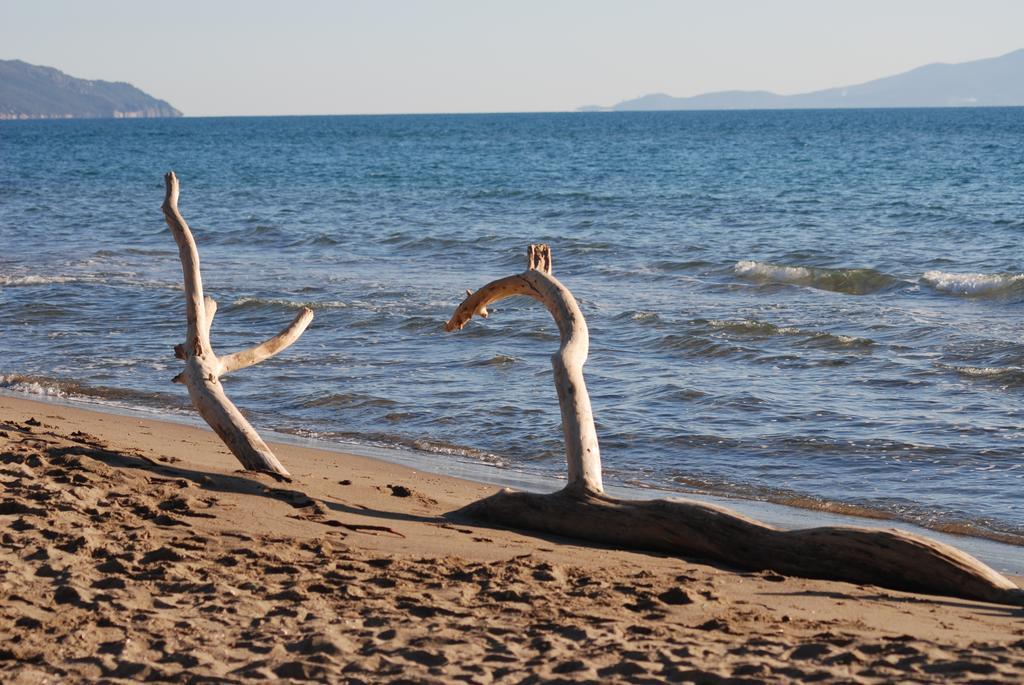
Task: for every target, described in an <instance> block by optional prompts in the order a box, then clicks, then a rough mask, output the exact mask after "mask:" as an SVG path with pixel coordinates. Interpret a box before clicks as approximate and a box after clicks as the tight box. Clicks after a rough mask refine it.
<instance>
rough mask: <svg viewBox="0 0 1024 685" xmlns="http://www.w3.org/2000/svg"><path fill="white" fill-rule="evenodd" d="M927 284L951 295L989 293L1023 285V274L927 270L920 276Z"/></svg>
mask: <svg viewBox="0 0 1024 685" xmlns="http://www.w3.org/2000/svg"><path fill="white" fill-rule="evenodd" d="M921 281H922V282H924V283H926V284H927V285H929V286H931V287H932V288H935V289H936V290H941V291H942V292H946V293H950V294H953V295H968V296H971V295H974V296H979V295H989V294H992V293H998V292H1000V291H1003V290H1007V289H1009V288H1013V287H1016V286H1024V274H1016V275H1006V274H957V273H949V272H946V271H927V272H925V274H924V275H923V276H922V277H921Z"/></svg>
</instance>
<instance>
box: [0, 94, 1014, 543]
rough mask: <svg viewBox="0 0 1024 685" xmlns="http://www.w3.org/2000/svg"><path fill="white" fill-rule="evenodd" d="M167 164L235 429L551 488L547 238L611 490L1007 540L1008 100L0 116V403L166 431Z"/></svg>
mask: <svg viewBox="0 0 1024 685" xmlns="http://www.w3.org/2000/svg"><path fill="white" fill-rule="evenodd" d="M169 169H174V170H175V171H176V172H177V173H178V175H179V177H180V179H181V186H182V190H181V201H180V207H181V210H182V213H183V214H184V216H185V218H186V219H187V220H188V221H189V223H190V224H191V226H192V228H193V231H194V233H195V236H196V240H197V243H198V245H199V250H200V254H201V257H202V266H203V276H204V284H205V287H206V291H207V293H208V294H210V295H212V296H213V297H215V298H216V299H217V300H218V301H219V303H220V309H219V312H218V314H217V318H216V322H215V324H214V329H213V343H214V346H215V348H216V349H217V350H218V351H219V352H221V353H226V352H230V351H234V350H236V349H239V348H242V347H245V346H249V345H252V344H255V343H258V342H260V341H261V340H262V339H264V338H267V337H269V336H270V335H272V334H274V333H276V332H277V331H278V330H279V329H280V328H282V327H283V326H284V325H285V324H287V323H288V322H289V321H290V320H291V319H292V317H293V316H294V315H295V313H296V310H297V309H298V308H300V307H303V306H309V307H312V308H313V309H314V310H315V311H316V319H315V320H314V322H313V324H312V326H311V327H310V329H309V330H308V331H307V332H306V334H305V335H304V336H303V337H302V338H301V339H300V340H299V341H298V342H297V343H296V344H295V345H294V346H293V347H291V348H289V349H288V350H287V351H285V352H284V353H282V354H281V355H279V356H278V357H276V358H274V359H272V360H270V361H267V362H264V363H263V364H261V365H259V366H257V367H252V368H250V369H246V370H245V371H243V372H240V373H238V374H236V375H232V376H230V377H228V378H226V379H225V386H226V388H227V390H228V392H229V394H230V396H231V398H232V399H233V400H234V401H235V402H236V403H237V404H238V405H239V406H240V407H241V408H242V409H243V410H244V411H245V413H246V414H247V415H248V416H249V417H250V418H251V419H252V421H253V422H254V424H255V425H256V426H257V427H258V428H260V429H263V430H274V431H279V432H285V433H293V434H295V435H299V436H308V437H315V438H319V439H323V440H328V441H331V442H335V443H338V444H340V445H342V446H345V447H348V448H354V449H358V447H359V446H377V447H388V448H397V449H400V450H403V451H404V452H405V453H406V455H407V456H408V457H409V458H410V459H413V460H414V461H415V460H419V461H420V462H421V463H424V464H427V463H437V462H441V461H445V460H461V461H467V460H468V461H473V462H476V461H479V462H485V463H489V464H492V465H495V466H497V467H500V468H504V469H508V470H509V471H510V472H518V473H524V474H531V475H534V476H541V477H548V476H550V477H551V478H552V480H553V479H554V478H557V477H562V476H563V475H564V471H565V467H564V456H563V453H562V437H561V431H560V428H559V413H558V405H557V401H556V398H555V391H554V387H553V384H552V375H551V368H550V363H549V357H550V355H551V353H552V352H554V351H555V350H556V349H557V346H558V332H557V328H556V327H555V325H554V323H553V322H552V321H551V319H550V316H549V315H548V314H547V312H546V311H545V310H544V309H543V307H541V306H539V305H538V304H537V303H536V302H534V301H532V300H527V299H524V298H518V299H515V300H508V301H503V302H501V303H499V304H497V305H496V306H495V307H494V308H493V313H492V316H491V318H490V319H488V320H486V321H477V320H474V321H473V322H472V323H470V324H469V325H468V326H467V327H466V329H465V330H463V331H461V332H457V333H444V332H443V330H442V324H443V323H444V321H445V320H446V319H447V318H448V317H449V316H450V315H451V313H452V311H453V309H454V308H455V306H456V305H457V304H458V303H459V302H460V301H461V300H462V298H463V296H464V292H465V289H466V288H471V289H475V288H477V287H480V286H482V285H484V284H485V283H487V282H488V281H490V280H492V279H495V278H499V277H502V276H507V275H510V274H513V273H517V272H520V271H522V270H523V268H524V267H525V249H526V246H527V244H529V243H531V242H547V243H549V244H550V245H551V246H552V249H553V253H554V273H555V275H556V276H557V277H558V278H559V279H560V280H561V281H562V282H563V283H564V284H565V285H566V286H568V287H569V288H570V290H571V291H572V292H573V293H574V294H575V296H576V298H577V299H578V300H579V302H580V306H581V308H582V310H583V313H584V315H585V316H586V318H587V323H588V325H589V327H590V335H591V346H590V358H589V361H588V363H587V365H586V367H585V372H586V377H587V383H588V386H589V388H590V392H591V397H592V401H593V406H594V413H595V416H596V418H597V427H598V434H599V437H600V439H601V448H602V457H603V461H604V468H605V478H606V481H607V482H610V483H612V484H620V485H635V486H640V487H649V488H657V489H660V490H665V491H668V492H669V493H672V492H676V493H679V494H687V493H704V494H711V495H718V496H725V497H734V498H746V499H753V500H764V501H769V502H778V503H785V504H790V505H795V506H799V507H807V508H814V509H823V510H828V511H836V512H844V513H850V514H856V515H863V516H872V517H884V518H889V519H892V520H896V521H906V522H912V523H915V524H918V525H921V526H925V527H928V528H932V529H938V530H944V531H948V532H959V533H965V534H970V535H975V536H980V537H988V538H992V539H996V540H1002V541H1005V542H1010V543H1013V544H1022V543H1024V507H1022V495H1021V492H1022V491H1024V456H1022V455H1024V451H1022V446H1024V430H1022V426H1024V409H1022V400H1024V344H1022V333H1024V321H1022V316H1021V315H1022V313H1024V307H1022V305H1024V253H1022V249H1021V246H1020V243H1021V238H1022V236H1024V194H1022V193H1024V109H941V110H940V109H936V110H873V111H871V110H864V111H791V112H785V111H775V112H767V111H761V112H656V113H586V114H584V113H580V114H568V113H566V114H514V115H499V114H495V115H450V116H433V115H430V116H427V115H424V116H378V117H279V118H213V119H188V118H186V119H162V120H117V121H74V120H71V121H14V122H0V245H2V247H0V389H3V390H6V391H9V392H25V393H29V394H31V395H35V396H50V397H61V398H77V399H87V400H91V401H94V402H102V403H106V404H110V405H120V406H131V407H144V408H149V409H151V410H153V411H157V412H162V413H166V414H178V415H182V416H183V415H185V414H186V413H187V412H188V411H189V410H188V399H187V394H186V392H185V389H184V388H183V387H181V386H179V385H172V384H171V383H170V379H171V377H173V376H174V375H175V374H176V373H177V371H178V369H179V368H180V362H178V361H177V360H175V359H174V356H173V352H172V348H173V346H174V345H175V344H176V343H179V342H181V341H182V339H183V336H184V328H185V321H184V303H183V297H182V294H183V293H182V286H181V281H182V277H181V267H180V263H179V261H178V256H177V250H176V247H175V244H174V241H173V239H172V238H171V235H170V233H169V232H168V230H167V228H166V226H165V224H164V222H163V217H162V214H161V211H160V204H161V202H162V199H163V173H164V172H165V171H167V170H169Z"/></svg>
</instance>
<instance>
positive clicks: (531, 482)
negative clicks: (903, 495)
mask: <svg viewBox="0 0 1024 685" xmlns="http://www.w3.org/2000/svg"><path fill="white" fill-rule="evenodd" d="M26 394H27V393H22V392H18V391H12V390H6V389H0V406H3V404H2V402H3V399H4V398H10V399H12V400H15V401H24V402H35V403H38V404H40V405H44V406H47V405H54V406H61V407H68V408H71V409H75V410H78V411H83V412H93V413H97V414H109V415H113V416H124V417H130V418H137V419H140V420H144V421H154V422H158V423H166V424H168V425H171V426H187V427H190V428H193V429H197V430H200V431H206V432H209V428H208V426H207V425H206V424H205V423H204V422H203V421H202V419H201V418H199V417H198V416H197V415H196V414H195V413H194V412H191V411H189V412H183V413H181V414H171V413H169V412H164V411H161V410H159V409H150V408H131V407H126V406H122V405H117V404H106V403H100V402H89V401H88V400H84V399H76V398H67V397H58V396H44V397H34V396H32V397H26V396H25V395H26ZM260 433H261V435H264V436H265V437H266V439H267V442H268V443H269V444H270V445H271V446H272V447H273V448H274V449H275V451H276V450H277V448H278V446H282V445H290V446H295V447H301V448H305V449H310V450H315V451H320V452H329V453H332V454H336V455H338V456H339V458H347V457H351V456H354V457H358V458H361V459H371V460H378V461H382V462H385V463H388V464H394V465H399V466H403V467H405V468H408V469H411V470H414V471H423V472H426V473H431V474H434V475H438V476H443V477H450V478H456V479H460V480H464V481H468V482H472V483H476V484H480V485H487V486H492V487H507V488H512V489H518V490H526V491H530V492H547V491H552V490H555V489H557V487H560V485H557V486H556V485H552V478H551V477H550V476H546V475H541V474H536V473H530V472H524V471H518V470H516V469H514V468H509V467H499V466H495V465H493V464H488V463H485V462H481V461H477V460H473V459H471V458H468V457H461V456H458V455H443V456H440V457H439V455H437V454H435V453H432V452H418V451H414V450H411V449H401V448H398V447H380V446H372V445H365V444H359V443H342V442H332V441H329V440H323V439H317V438H309V437H304V436H301V435H296V434H291V433H282V432H277V431H271V430H260ZM563 479H564V477H563V476H556V477H555V480H556V482H557V483H559V484H560V483H561V482H562V481H563ZM607 490H608V492H609V494H612V495H615V496H619V497H623V498H631V499H661V498H667V499H691V500H695V501H699V502H705V503H711V504H716V505H719V506H724V507H727V508H729V509H732V510H734V511H736V512H738V513H740V514H743V515H744V516H748V517H751V518H755V519H758V520H760V521H763V522H765V523H768V524H769V525H773V526H777V527H780V528H787V529H790V528H811V527H817V526H844V525H847V526H862V527H866V528H893V527H895V528H900V529H901V530H905V531H908V532H911V533H914V534H917V535H923V536H926V537H931V538H933V539H935V540H938V541H940V542H944V543H946V544H949V545H952V546H954V547H958V548H960V549H962V550H963V551H965V552H967V553H968V554H971V555H972V556H974V557H977V558H978V559H980V560H982V561H984V562H985V563H986V564H988V565H989V566H992V568H994V569H995V570H997V571H999V572H1000V573H1004V574H1011V575H1017V576H1024V546H1018V545H1013V544H1009V543H1005V542H1002V541H999V540H993V539H991V538H987V537H980V536H972V535H963V534H954V533H947V532H944V531H941V530H935V529H932V528H925V527H923V526H918V525H915V524H913V523H909V522H906V521H902V520H900V519H894V518H885V517H884V516H878V517H868V516H857V515H854V514H847V513H838V512H831V511H827V510H825V509H820V508H813V507H796V506H791V505H786V504H779V503H776V502H771V501H766V500H750V499H742V498H738V497H736V498H734V497H727V496H720V495H718V496H716V495H709V494H703V493H690V492H680V491H673V490H665V489H660V488H656V487H640V486H630V485H621V484H614V483H613V484H610V485H608V486H607Z"/></svg>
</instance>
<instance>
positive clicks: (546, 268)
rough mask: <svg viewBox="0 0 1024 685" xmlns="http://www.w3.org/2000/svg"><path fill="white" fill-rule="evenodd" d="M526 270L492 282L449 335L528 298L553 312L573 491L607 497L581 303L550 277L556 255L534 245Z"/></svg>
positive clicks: (462, 308)
mask: <svg viewBox="0 0 1024 685" xmlns="http://www.w3.org/2000/svg"><path fill="white" fill-rule="evenodd" d="M527 258H528V267H529V268H527V270H526V271H525V272H523V273H521V274H518V275H516V276H509V277H507V278H502V279H499V280H497V281H492V282H491V283H488V284H487V285H485V286H484V287H482V288H480V289H479V290H477V291H476V292H475V293H472V294H470V295H469V296H468V297H466V299H465V300H463V302H462V304H460V305H459V306H458V308H457V309H456V310H455V313H454V314H453V315H452V318H451V319H450V320H449V321H448V323H446V324H445V327H444V328H445V330H446V331H449V332H450V331H455V330H459V329H461V328H462V327H463V326H465V325H466V324H467V323H468V322H469V320H470V319H471V318H472V317H473V315H474V314H479V315H480V316H483V317H486V316H487V305H489V304H491V303H492V302H497V301H498V300H502V299H504V298H506V297H512V296H514V295H526V296H528V297H532V298H533V299H535V300H538V301H539V302H541V303H542V304H543V305H544V306H546V307H547V308H548V311H549V312H551V316H552V317H554V319H555V323H557V324H558V331H559V334H560V337H561V344H560V345H559V349H558V352H556V353H555V354H554V355H552V356H551V365H552V367H553V368H554V370H555V389H556V390H557V392H558V404H559V406H560V407H561V410H562V432H563V433H564V435H565V460H566V465H567V466H568V470H569V485H568V487H569V488H570V489H574V490H576V489H579V490H587V491H592V492H602V490H603V486H602V484H601V450H600V448H599V447H598V444H597V430H596V429H595V428H594V413H593V411H592V410H591V407H590V395H589V394H587V386H586V383H585V382H584V380H583V364H584V363H586V361H587V353H588V352H589V349H590V334H589V333H588V332H587V322H586V321H585V320H584V319H583V314H582V312H580V307H579V305H578V304H576V298H574V297H573V296H572V293H570V292H569V290H568V288H566V287H565V286H564V285H562V284H561V283H559V281H558V279H557V278H555V277H554V276H552V275H551V250H550V248H548V246H547V245H531V246H530V249H529V253H528V256H527Z"/></svg>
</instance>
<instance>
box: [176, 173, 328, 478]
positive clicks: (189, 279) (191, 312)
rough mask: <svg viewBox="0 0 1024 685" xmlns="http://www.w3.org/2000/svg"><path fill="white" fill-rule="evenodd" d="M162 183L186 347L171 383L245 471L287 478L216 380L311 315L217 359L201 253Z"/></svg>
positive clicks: (294, 332) (281, 344)
mask: <svg viewBox="0 0 1024 685" xmlns="http://www.w3.org/2000/svg"><path fill="white" fill-rule="evenodd" d="M164 184H165V188H166V194H165V195H164V203H163V207H162V209H163V213H164V218H165V219H166V220H167V226H168V228H170V229H171V234H172V235H173V236H174V241H175V242H176V243H177V244H178V254H179V257H180V258H181V270H182V274H183V275H184V278H185V318H186V331H185V343H184V344H182V345H176V346H175V347H174V356H176V357H177V358H178V359H183V360H185V369H184V370H183V371H182V372H181V373H179V374H178V375H177V376H175V377H174V378H173V379H172V380H173V382H175V383H183V384H184V385H185V386H186V387H187V388H188V393H189V397H190V398H191V399H192V406H193V407H195V409H196V411H197V412H199V415H200V416H202V417H203V420H205V421H206V423H208V424H209V425H210V427H211V428H212V429H213V430H214V431H215V432H216V433H217V435H219V436H220V438H221V440H223V441H224V444H225V445H227V447H228V449H229V450H231V453H232V454H234V455H235V457H237V458H238V461H240V462H241V463H242V466H243V467H245V468H246V469H247V470H250V471H263V472H268V473H271V474H274V475H277V476H281V477H285V478H288V477H289V474H288V471H287V469H285V467H284V466H282V465H281V462H280V461H278V459H277V457H276V456H274V453H273V452H272V451H271V449H270V448H269V447H268V446H267V443H265V442H263V439H262V438H260V436H259V434H258V433H257V432H256V429H255V428H253V427H252V425H251V424H250V423H249V422H248V421H247V420H246V419H245V417H244V416H242V413H241V412H240V411H238V408H237V407H235V405H234V404H232V403H231V400H229V399H228V396H227V395H226V394H225V393H224V388H223V387H222V385H221V382H220V378H221V376H223V375H224V374H227V373H231V372H232V371H237V370H239V369H244V368H245V367H247V366H252V365H253V364H258V363H259V362H261V361H263V360H265V359H269V358H270V357H272V356H274V355H275V354H277V353H278V352H281V351H282V350H284V349H285V348H287V347H288V346H289V345H291V344H292V343H294V342H295V341H296V340H298V339H299V336H301V335H302V333H303V332H304V331H305V330H306V327H307V326H309V324H310V322H311V321H312V320H313V310H312V309H309V308H308V307H303V308H302V310H301V311H300V312H299V313H298V314H297V315H296V317H295V319H294V320H293V321H292V322H291V323H290V324H288V326H287V327H285V329H284V330H282V331H281V332H280V333H278V334H277V335H275V336H274V337H272V338H270V339H269V340H267V341H265V342H263V343H261V344H259V345H256V346H255V347H252V348H249V349H247V350H242V351H240V352H235V353H234V354H229V355H226V356H224V357H218V356H217V355H216V354H215V353H214V351H213V346H212V345H211V344H210V328H211V326H212V325H213V317H214V315H215V314H216V313H217V302H216V301H215V300H214V299H213V298H212V297H208V296H204V295H203V279H202V275H201V273H200V270H199V250H198V249H197V248H196V242H195V238H193V236H192V231H191V230H190V229H189V227H188V224H187V223H185V219H184V218H183V217H182V216H181V212H179V211H178V193H179V185H178V178H177V177H176V176H175V175H174V172H173V171H171V172H169V173H167V174H166V175H165V176H164Z"/></svg>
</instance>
